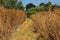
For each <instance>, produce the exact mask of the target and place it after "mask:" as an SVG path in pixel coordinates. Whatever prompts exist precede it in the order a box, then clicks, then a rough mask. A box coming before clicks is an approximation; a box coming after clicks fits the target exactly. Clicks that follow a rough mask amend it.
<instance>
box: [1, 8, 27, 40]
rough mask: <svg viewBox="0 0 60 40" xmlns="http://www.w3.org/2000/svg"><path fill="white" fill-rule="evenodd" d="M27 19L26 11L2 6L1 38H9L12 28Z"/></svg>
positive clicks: (5, 39)
mask: <svg viewBox="0 0 60 40" xmlns="http://www.w3.org/2000/svg"><path fill="white" fill-rule="evenodd" d="M25 19H26V15H25V12H24V11H21V10H14V9H5V8H4V7H0V40H8V39H9V37H10V34H11V32H12V30H14V31H15V30H16V29H17V26H19V25H20V24H22V23H23V22H24V21H25Z"/></svg>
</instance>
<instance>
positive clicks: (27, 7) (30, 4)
mask: <svg viewBox="0 0 60 40" xmlns="http://www.w3.org/2000/svg"><path fill="white" fill-rule="evenodd" d="M32 7H35V5H34V4H32V3H29V4H27V5H26V10H28V9H30V8H32Z"/></svg>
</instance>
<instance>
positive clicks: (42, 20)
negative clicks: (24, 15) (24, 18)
mask: <svg viewBox="0 0 60 40" xmlns="http://www.w3.org/2000/svg"><path fill="white" fill-rule="evenodd" d="M59 13H60V12H56V11H53V12H39V13H36V14H34V15H32V16H31V19H32V21H33V27H34V28H35V29H34V32H35V33H36V31H37V33H39V36H38V37H37V39H36V40H60V14H59Z"/></svg>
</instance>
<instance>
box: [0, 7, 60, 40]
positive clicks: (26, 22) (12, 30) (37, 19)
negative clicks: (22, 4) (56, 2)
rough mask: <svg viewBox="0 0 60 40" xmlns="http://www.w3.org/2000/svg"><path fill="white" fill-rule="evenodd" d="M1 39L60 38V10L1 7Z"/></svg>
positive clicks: (54, 39)
mask: <svg viewBox="0 0 60 40" xmlns="http://www.w3.org/2000/svg"><path fill="white" fill-rule="evenodd" d="M0 40H60V10H54V11H44V12H36V13H35V14H32V15H31V16H30V18H27V17H26V15H25V12H24V11H21V10H14V9H5V8H4V7H0Z"/></svg>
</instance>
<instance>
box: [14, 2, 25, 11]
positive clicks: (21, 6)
mask: <svg viewBox="0 0 60 40" xmlns="http://www.w3.org/2000/svg"><path fill="white" fill-rule="evenodd" d="M14 8H15V9H18V10H19V9H21V10H24V6H23V4H22V2H21V1H20V2H18V3H17V4H16V5H15V7H14Z"/></svg>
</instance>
